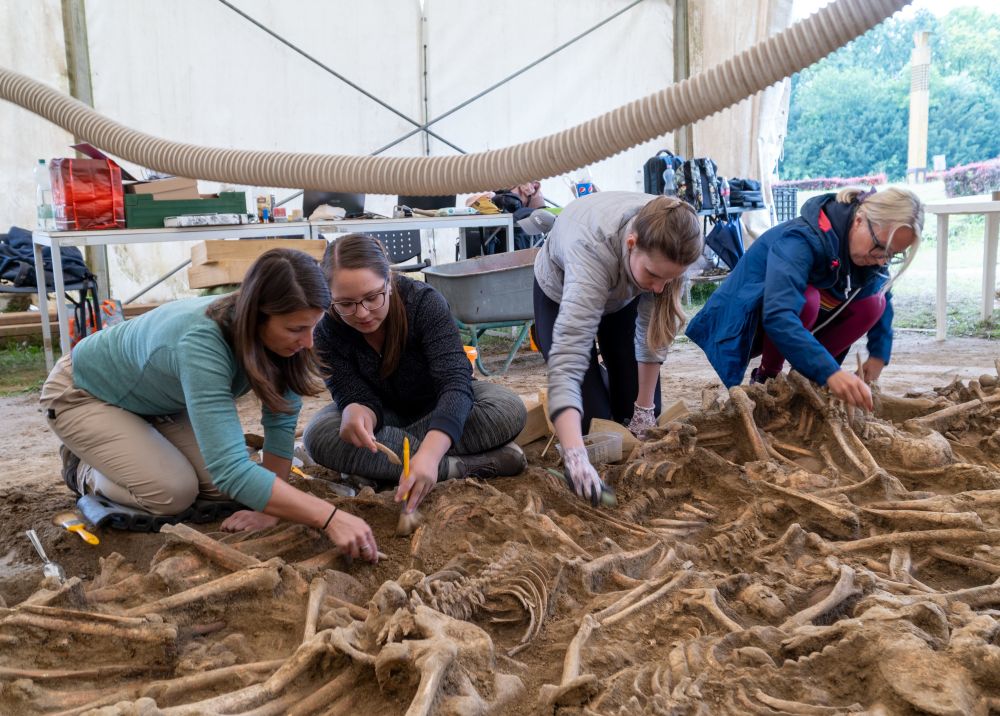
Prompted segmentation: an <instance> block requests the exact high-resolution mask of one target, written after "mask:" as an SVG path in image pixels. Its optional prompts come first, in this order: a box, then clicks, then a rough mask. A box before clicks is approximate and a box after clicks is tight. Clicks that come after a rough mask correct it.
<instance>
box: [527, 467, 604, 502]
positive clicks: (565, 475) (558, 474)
mask: <svg viewBox="0 0 1000 716" xmlns="http://www.w3.org/2000/svg"><path fill="white" fill-rule="evenodd" d="M545 471H546V472H547V473H549V474H550V475H552V476H554V477H558V478H559V479H560V480H562V481H563V482H564V483H566V487H568V488H569V491H570V492H572V493H573V494H576V491H575V490H574V489H573V481H572V480H570V477H569V474H568V473H562V472H560V471H559V470H555V469H553V468H551V467H547V468H545ZM598 502H599V503H600V505H601V506H602V507H617V506H618V496H617V495H616V494H615V489H614V488H613V487H611V486H610V485H608V484H606V483H605V482H604V480H601V496H600V497H599V498H598Z"/></svg>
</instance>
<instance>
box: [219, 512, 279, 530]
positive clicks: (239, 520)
mask: <svg viewBox="0 0 1000 716" xmlns="http://www.w3.org/2000/svg"><path fill="white" fill-rule="evenodd" d="M279 521H280V520H279V519H278V518H277V517H273V516H271V515H265V514H264V513H263V512H254V511H253V510H240V511H239V512H234V513H233V514H231V515H229V517H227V518H226V519H225V520H223V521H222V525H220V526H221V528H222V531H223V532H256V531H257V530H266V529H267V528H268V527H274V526H275V525H276V524H278V522H279Z"/></svg>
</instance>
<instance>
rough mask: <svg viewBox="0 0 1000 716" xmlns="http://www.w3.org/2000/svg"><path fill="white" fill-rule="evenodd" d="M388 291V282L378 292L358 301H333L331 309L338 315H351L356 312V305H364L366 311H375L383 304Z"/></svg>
mask: <svg viewBox="0 0 1000 716" xmlns="http://www.w3.org/2000/svg"><path fill="white" fill-rule="evenodd" d="M388 293H389V282H388V281H386V282H385V287H384V288H383V289H382V290H381V291H379V292H378V293H373V294H370V295H368V296H365V297H364V298H362V299H361V300H360V301H334V302H333V310H334V311H336V312H337V315H338V316H353V315H354V314H355V313H357V312H358V306H364V308H365V310H366V311H377V310H378V309H380V308H382V306H384V305H385V297H386V295H387V294H388Z"/></svg>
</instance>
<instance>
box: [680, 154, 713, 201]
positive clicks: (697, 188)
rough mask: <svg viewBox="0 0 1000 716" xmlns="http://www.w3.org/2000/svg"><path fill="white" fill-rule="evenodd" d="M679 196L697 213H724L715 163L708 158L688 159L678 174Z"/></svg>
mask: <svg viewBox="0 0 1000 716" xmlns="http://www.w3.org/2000/svg"><path fill="white" fill-rule="evenodd" d="M677 177H678V182H677V196H679V197H680V198H681V199H683V200H684V201H686V202H687V203H688V204H690V205H691V206H693V207H694V209H695V211H702V210H706V209H708V210H711V211H712V213H719V212H721V211H722V209H723V206H722V197H721V196H720V195H719V181H718V178H717V177H716V166H715V162H714V161H712V160H711V159H709V158H708V157H698V158H697V159H688V160H687V161H686V162H684V163H683V164H682V165H681V168H680V170H679V171H678V172H677Z"/></svg>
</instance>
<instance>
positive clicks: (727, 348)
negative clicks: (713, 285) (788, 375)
mask: <svg viewBox="0 0 1000 716" xmlns="http://www.w3.org/2000/svg"><path fill="white" fill-rule="evenodd" d="M835 197H836V195H835V194H823V195H821V196H817V197H813V198H812V199H810V200H809V201H807V202H806V203H805V204H804V205H803V207H802V214H801V216H799V217H798V218H796V219H792V220H791V221H786V222H785V223H783V224H779V225H777V226H775V227H774V228H772V229H770V230H768V231H766V232H765V233H764V234H762V235H761V237H760V238H758V239H757V240H756V241H755V242H754V243H753V245H752V246H751V247H750V248H749V249H748V250H747V252H746V255H744V256H743V258H742V259H740V261H739V263H737V264H736V268H735V269H733V272H732V273H731V274H729V276H728V277H727V278H726V280H725V281H724V282H723V283H722V285H721V286H720V287H719V288H718V290H716V291H715V293H713V294H712V295H711V297H710V298H709V299H708V302H707V303H706V304H705V306H704V308H702V309H701V311H699V312H698V313H697V315H695V317H694V318H693V319H692V320H691V322H690V323H689V324H688V328H687V335H688V337H689V338H690V339H691V340H693V341H694V342H695V343H697V344H698V345H699V346H701V348H702V350H704V351H705V355H706V356H708V360H709V362H711V364H712V367H713V368H715V371H716V373H718V374H719V377H720V378H721V379H722V382H723V383H725V385H726V386H727V387H729V386H733V385H739V384H740V383H741V382H743V376H744V374H745V373H746V369H747V364H748V363H749V362H750V356H751V352H753V353H757V352H759V346H760V338H761V336H760V335H759V334H760V329H761V328H762V327H763V329H764V331H765V332H766V333H767V335H768V337H769V338H770V339H771V340H772V341H774V344H775V345H776V346H777V347H778V349H779V350H780V351H781V353H782V355H783V356H784V357H785V359H786V360H788V362H789V363H791V365H792V367H793V368H794V369H795V370H797V371H798V372H800V373H801V374H802V375H804V376H806V377H807V378H809V379H810V380H813V381H815V382H816V383H819V384H820V385H824V384H825V383H826V380H827V378H829V377H830V376H831V375H832V374H833V373H835V372H836V371H837V370H838V369H839V368H840V365H839V364H838V362H837V359H836V358H835V357H834V356H832V355H830V353H829V351H827V350H826V349H825V348H824V347H823V346H822V345H821V344H820V343H819V341H817V340H816V338H815V337H814V336H813V335H812V333H810V332H809V331H808V330H807V329H806V328H805V327H804V326H803V325H802V320H801V318H799V314H800V313H801V311H802V307H803V306H804V305H805V290H806V286H813V287H815V288H818V289H824V290H826V291H828V292H829V293H830V294H831V295H832V296H835V297H836V298H838V299H840V300H844V299H846V297H847V295H848V292H850V293H851V295H854V294H857V295H856V296H855V298H854V300H860V299H862V298H866V297H868V296H871V295H874V294H876V293H878V291H879V289H881V288H882V286H883V285H884V284H885V282H886V281H887V280H888V273H887V272H886V270H885V269H884V268H882V267H879V266H855V265H854V264H853V263H852V262H851V259H850V254H849V251H848V245H847V235H848V230H849V229H850V226H851V221H852V220H853V219H854V212H855V211H856V210H857V207H858V204H857V203H856V202H852V203H850V204H841V203H838V202H837V200H836V198H835ZM821 209H822V210H823V213H824V214H825V215H826V217H827V218H828V219H829V228H827V229H826V230H824V229H821V228H820V219H819V217H820V210H821ZM859 289H860V291H859ZM755 347H756V348H757V350H756V351H755V350H754V348H755ZM891 352H892V296H891V295H890V294H886V306H885V312H884V313H883V314H882V318H881V319H879V321H878V322H877V323H876V324H875V325H874V326H873V327H872V329H871V330H870V331H868V353H869V355H871V356H874V357H876V358H881V359H882V360H883V361H885V362H886V363H888V362H889V356H890V353H891Z"/></svg>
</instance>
